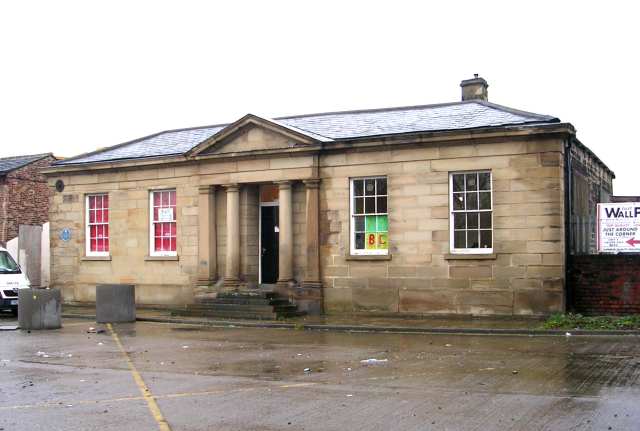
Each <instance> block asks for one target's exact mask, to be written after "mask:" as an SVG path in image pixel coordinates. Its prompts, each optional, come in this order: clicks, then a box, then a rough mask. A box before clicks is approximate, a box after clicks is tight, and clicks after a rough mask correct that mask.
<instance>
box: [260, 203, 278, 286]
mask: <svg viewBox="0 0 640 431" xmlns="http://www.w3.org/2000/svg"><path fill="white" fill-rule="evenodd" d="M260 209H261V215H260V247H261V250H260V268H261V273H262V274H261V275H262V280H261V282H262V283H264V284H272V283H275V282H276V281H278V207H277V206H263V207H260Z"/></svg>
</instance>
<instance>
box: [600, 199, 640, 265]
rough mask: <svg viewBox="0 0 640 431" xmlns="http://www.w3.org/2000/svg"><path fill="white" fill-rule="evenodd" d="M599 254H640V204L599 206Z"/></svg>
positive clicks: (627, 203) (628, 203)
mask: <svg viewBox="0 0 640 431" xmlns="http://www.w3.org/2000/svg"><path fill="white" fill-rule="evenodd" d="M597 232H598V252H599V253H640V202H626V203H615V204H598V230H597Z"/></svg>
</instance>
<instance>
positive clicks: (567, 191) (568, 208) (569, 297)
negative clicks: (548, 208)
mask: <svg viewBox="0 0 640 431" xmlns="http://www.w3.org/2000/svg"><path fill="white" fill-rule="evenodd" d="M572 145H573V138H572V137H569V138H568V139H567V140H566V141H565V142H564V256H565V257H564V259H565V260H564V283H565V289H564V300H565V309H566V310H567V311H573V299H574V292H573V286H569V274H570V272H571V271H570V266H571V265H570V264H569V262H570V256H571V246H572V244H573V229H572V227H571V215H572V213H573V181H572V168H571V147H572Z"/></svg>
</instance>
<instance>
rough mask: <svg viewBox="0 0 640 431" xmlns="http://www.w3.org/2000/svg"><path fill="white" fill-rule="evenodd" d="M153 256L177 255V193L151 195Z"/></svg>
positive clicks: (160, 191) (163, 192)
mask: <svg viewBox="0 0 640 431" xmlns="http://www.w3.org/2000/svg"><path fill="white" fill-rule="evenodd" d="M150 205H151V211H150V213H151V232H150V236H151V241H150V243H151V256H175V255H176V191H175V190H158V191H152V192H151V195H150Z"/></svg>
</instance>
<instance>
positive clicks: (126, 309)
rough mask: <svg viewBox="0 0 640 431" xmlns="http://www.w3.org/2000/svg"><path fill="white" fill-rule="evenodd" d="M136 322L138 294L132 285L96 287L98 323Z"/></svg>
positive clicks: (100, 285)
mask: <svg viewBox="0 0 640 431" xmlns="http://www.w3.org/2000/svg"><path fill="white" fill-rule="evenodd" d="M135 320H136V294H135V286H134V285H132V284H99V285H97V286H96V322H98V323H117V322H134V321H135Z"/></svg>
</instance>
